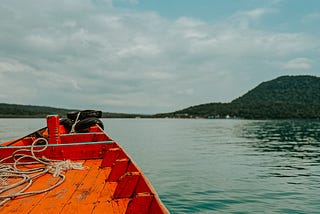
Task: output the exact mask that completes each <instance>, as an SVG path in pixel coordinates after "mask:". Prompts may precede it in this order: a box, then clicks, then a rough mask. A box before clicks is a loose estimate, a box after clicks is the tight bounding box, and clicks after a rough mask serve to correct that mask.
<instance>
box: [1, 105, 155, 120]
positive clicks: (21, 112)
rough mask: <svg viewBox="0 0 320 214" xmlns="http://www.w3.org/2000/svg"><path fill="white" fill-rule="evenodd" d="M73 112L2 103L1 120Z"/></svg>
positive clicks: (105, 114) (113, 115)
mask: <svg viewBox="0 0 320 214" xmlns="http://www.w3.org/2000/svg"><path fill="white" fill-rule="evenodd" d="M71 111H77V110H76V109H63V108H53V107H46V106H33V105H18V104H7V103H0V118H44V117H46V116H47V115H51V114H58V115H60V116H61V117H65V116H66V115H67V113H68V112H71ZM102 116H103V117H107V118H135V117H149V116H148V115H139V114H124V113H110V112H103V114H102Z"/></svg>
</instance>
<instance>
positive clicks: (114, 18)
mask: <svg viewBox="0 0 320 214" xmlns="http://www.w3.org/2000/svg"><path fill="white" fill-rule="evenodd" d="M319 23H320V1H318V0H307V1H302V0H236V1H235V0H64V1H56V0H28V1H23V0H2V1H1V4H0V78H1V84H0V103H16V104H26V105H41V106H52V107H61V108H72V109H98V110H103V111H108V112H123V113H147V114H153V113H160V112H172V111H176V110H180V109H183V108H186V107H189V106H194V105H198V104H203V103H211V102H231V101H232V100H233V99H236V98H237V97H239V96H241V95H243V94H245V93H246V92H248V91H249V90H251V89H252V88H254V87H256V86H257V85H258V84H260V83H261V82H264V81H269V80H271V79H274V78H276V77H279V76H282V75H314V76H319V74H320V69H319V68H320V65H319V62H320V60H319V59H320V26H319Z"/></svg>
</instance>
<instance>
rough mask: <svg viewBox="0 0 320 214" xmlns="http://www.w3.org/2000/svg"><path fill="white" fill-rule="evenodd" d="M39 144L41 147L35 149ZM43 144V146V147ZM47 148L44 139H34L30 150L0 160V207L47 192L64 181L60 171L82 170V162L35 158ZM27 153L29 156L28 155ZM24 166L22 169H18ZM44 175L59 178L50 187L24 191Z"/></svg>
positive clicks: (18, 151)
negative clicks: (28, 196) (18, 198)
mask: <svg viewBox="0 0 320 214" xmlns="http://www.w3.org/2000/svg"><path fill="white" fill-rule="evenodd" d="M39 143H41V147H40V149H39V147H36V145H37V144H39ZM43 143H44V145H43ZM47 147H48V141H47V139H45V138H38V139H36V140H35V141H34V142H33V143H32V145H31V147H30V149H19V150H16V151H15V152H14V153H13V154H12V155H11V156H9V157H6V158H3V159H2V160H0V206H2V205H4V204H5V203H6V202H8V201H10V200H12V199H14V198H15V197H18V196H26V195H36V194H40V193H44V192H48V191H50V190H52V189H54V188H56V187H57V186H59V185H60V184H62V183H63V182H64V180H65V178H66V177H65V175H64V174H62V171H67V170H70V169H76V170H83V169H84V167H83V166H82V164H83V162H71V161H70V160H66V161H61V160H50V159H47V158H46V157H44V156H43V157H41V158H39V157H37V156H36V155H35V154H36V153H39V152H43V151H45V150H46V149H47ZM28 153H29V154H28ZM10 159H12V160H13V162H12V163H3V162H4V161H6V160H10ZM23 159H28V160H32V161H29V162H26V161H22V160H23ZM31 164H33V165H34V164H36V167H34V168H31V169H30V167H28V166H30V165H31ZM18 166H24V167H20V168H19V167H18ZM46 174H51V175H52V176H53V177H59V179H58V181H57V182H56V183H55V184H53V185H52V186H50V187H48V188H46V189H42V190H36V191H26V190H27V189H28V188H29V187H30V186H31V185H32V184H33V183H35V182H36V180H37V179H38V178H40V177H42V176H44V175H46Z"/></svg>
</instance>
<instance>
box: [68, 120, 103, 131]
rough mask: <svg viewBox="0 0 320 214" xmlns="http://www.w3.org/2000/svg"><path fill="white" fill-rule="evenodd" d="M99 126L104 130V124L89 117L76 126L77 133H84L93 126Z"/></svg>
mask: <svg viewBox="0 0 320 214" xmlns="http://www.w3.org/2000/svg"><path fill="white" fill-rule="evenodd" d="M94 125H98V126H100V128H101V129H104V125H103V122H102V121H101V120H99V119H98V118H95V117H89V118H85V119H83V120H80V121H79V122H78V123H77V124H76V125H75V128H74V129H75V131H76V132H83V131H86V129H88V128H90V127H91V126H94Z"/></svg>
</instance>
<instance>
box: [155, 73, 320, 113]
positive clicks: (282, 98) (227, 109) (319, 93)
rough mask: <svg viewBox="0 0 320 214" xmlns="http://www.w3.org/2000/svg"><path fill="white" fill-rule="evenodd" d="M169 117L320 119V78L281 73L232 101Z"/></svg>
mask: <svg viewBox="0 0 320 214" xmlns="http://www.w3.org/2000/svg"><path fill="white" fill-rule="evenodd" d="M157 116H160V117H163V116H169V117H205V118H208V117H209V118H210V117H212V118H225V117H237V118H246V119H293V118H306V119H315V118H320V78H319V77H315V76H307V75H304V76H281V77H278V78H276V79H274V80H271V81H267V82H263V83H261V84H260V85H258V86H257V87H255V88H254V89H252V90H250V91H249V92H248V93H246V94H244V95H243V96H241V97H239V98H237V99H235V100H233V101H232V102H231V103H209V104H202V105H198V106H192V107H189V108H186V109H183V110H180V111H176V112H173V113H169V114H161V115H160V114H159V115H157Z"/></svg>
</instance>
